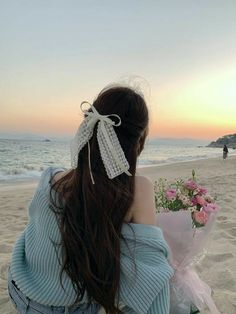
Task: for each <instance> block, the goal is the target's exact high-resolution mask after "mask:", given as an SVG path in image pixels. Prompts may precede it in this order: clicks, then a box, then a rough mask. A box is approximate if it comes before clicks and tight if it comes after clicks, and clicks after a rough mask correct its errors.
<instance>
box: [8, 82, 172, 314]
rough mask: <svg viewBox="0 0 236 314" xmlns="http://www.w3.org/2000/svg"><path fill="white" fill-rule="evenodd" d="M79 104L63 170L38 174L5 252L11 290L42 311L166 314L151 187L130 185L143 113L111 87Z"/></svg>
mask: <svg viewBox="0 0 236 314" xmlns="http://www.w3.org/2000/svg"><path fill="white" fill-rule="evenodd" d="M84 104H85V103H84V102H83V103H82V104H81V106H82V107H81V108H82V110H83V112H84V116H85V117H84V120H83V121H82V123H81V125H80V127H79V129H78V131H77V133H76V136H75V139H74V141H73V144H72V147H71V148H72V150H71V151H72V170H70V171H67V172H65V171H64V169H58V168H48V169H47V170H45V172H44V173H43V175H42V178H41V180H40V183H39V186H38V189H37V191H36V193H35V196H34V198H33V200H32V203H31V205H30V207H29V218H30V220H29V223H28V225H27V228H26V229H25V231H24V232H23V234H22V235H21V237H20V238H19V240H18V241H17V243H16V246H15V249H14V252H13V257H12V263H11V273H12V277H13V280H14V281H15V282H16V284H17V286H18V287H19V289H20V291H21V293H23V294H24V295H25V296H26V297H27V298H29V299H32V300H34V301H36V302H39V303H41V304H42V305H45V306H65V307H68V306H71V305H74V306H75V305H78V304H82V303H84V302H86V303H87V304H88V305H92V304H98V305H99V306H101V307H103V308H104V309H105V311H106V313H109V314H115V313H122V312H121V310H120V302H121V303H122V304H123V305H124V307H125V308H126V309H131V310H132V311H135V313H136V312H138V313H146V312H147V310H148V309H149V308H150V309H151V308H152V309H153V308H156V307H153V306H152V303H153V302H156V303H155V306H158V309H159V308H162V312H160V313H168V300H169V291H168V281H169V278H170V277H171V274H172V270H171V268H170V266H169V265H168V262H167V259H166V258H167V252H168V250H167V246H166V243H165V241H164V239H163V237H162V234H161V231H160V229H159V228H157V227H155V224H156V221H155V219H156V218H155V206H154V195H153V187H152V184H151V182H150V181H149V180H148V179H147V178H145V177H139V176H136V165H137V157H138V156H139V154H140V153H141V151H142V150H143V147H144V142H145V138H146V136H147V130H148V110H147V106H146V103H145V101H144V99H143V97H142V96H141V95H139V94H138V93H136V92H135V91H133V90H131V89H129V88H127V87H112V88H109V89H105V90H103V91H102V92H101V93H100V94H99V95H98V97H97V98H96V99H95V101H94V102H93V104H92V105H90V107H89V108H88V109H86V110H84V109H83V105H84ZM60 172H61V173H60ZM139 309H140V310H139ZM78 313H79V312H78Z"/></svg>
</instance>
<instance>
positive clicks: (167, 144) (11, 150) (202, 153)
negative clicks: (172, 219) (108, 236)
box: [0, 139, 236, 182]
mask: <svg viewBox="0 0 236 314" xmlns="http://www.w3.org/2000/svg"><path fill="white" fill-rule="evenodd" d="M206 144H207V143H206V142H197V141H194V140H173V139H149V140H147V142H146V145H145V149H144V151H143V152H142V154H141V156H140V157H139V160H138V166H139V167H143V166H151V165H163V164H170V163H176V162H182V161H191V160H198V159H207V158H212V157H218V156H222V149H221V148H210V147H206ZM229 153H230V154H236V151H233V150H230V151H229ZM49 166H59V167H60V166H62V167H65V168H70V141H69V140H64V141H63V140H53V141H49V142H47V141H41V140H19V139H18V140H13V139H10V140H9V139H0V182H9V181H22V180H32V179H36V180H37V179H38V178H39V177H40V175H41V173H42V171H43V170H44V169H45V168H47V167H49Z"/></svg>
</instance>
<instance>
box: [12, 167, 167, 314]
mask: <svg viewBox="0 0 236 314" xmlns="http://www.w3.org/2000/svg"><path fill="white" fill-rule="evenodd" d="M63 170H64V169H60V168H52V167H50V168H47V169H46V170H45V171H44V172H43V174H42V176H41V179H40V182H39V185H38V187H37V190H36V192H35V194H34V197H33V199H32V201H31V203H30V205H29V222H28V224H27V226H26V228H25V230H24V231H23V233H22V234H21V236H20V237H19V239H18V240H17V242H16V244H15V247H14V250H13V253H12V260H11V274H12V277H13V279H14V280H15V282H16V284H17V286H18V287H19V289H20V290H21V291H22V292H23V293H24V294H25V295H26V296H27V297H28V298H30V299H32V300H34V301H36V302H38V303H41V304H44V305H54V306H69V305H71V304H73V303H74V300H75V298H76V293H75V291H74V289H73V286H72V283H71V280H70V278H69V276H68V275H67V274H66V273H65V272H63V276H62V279H63V280H62V282H63V287H62V286H61V284H60V270H61V265H60V263H59V260H58V256H61V247H60V246H58V249H57V250H56V248H55V245H54V244H53V243H60V241H61V236H60V231H59V228H58V225H57V221H56V217H55V214H54V213H53V212H52V210H51V209H50V208H49V204H50V203H49V202H50V194H49V193H50V179H51V177H52V176H53V175H54V174H55V173H56V172H59V171H63ZM122 234H123V236H124V238H125V239H126V244H125V243H124V241H121V277H120V299H119V300H120V302H121V304H122V305H123V306H124V308H123V312H124V313H130V314H131V313H143V314H144V313H149V314H152V313H153V314H154V313H155V314H157V313H160V314H167V313H169V303H170V300H169V298H170V296H169V280H170V278H171V276H172V275H173V270H172V268H171V267H170V266H169V264H168V262H167V255H168V247H167V245H166V242H165V240H164V239H163V235H162V231H161V230H160V229H159V228H158V227H155V226H150V225H141V224H132V223H129V224H126V223H125V224H123V226H122ZM127 244H128V247H127ZM134 262H135V266H136V267H134ZM81 302H85V303H86V294H85V296H84V298H83V300H82V301H81Z"/></svg>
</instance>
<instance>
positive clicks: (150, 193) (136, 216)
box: [131, 176, 156, 225]
mask: <svg viewBox="0 0 236 314" xmlns="http://www.w3.org/2000/svg"><path fill="white" fill-rule="evenodd" d="M131 214H132V222H134V223H140V224H149V225H156V213H155V197H154V189H153V183H152V181H151V180H150V179H149V178H148V177H145V176H136V177H135V195H134V202H133V204H132V206H131Z"/></svg>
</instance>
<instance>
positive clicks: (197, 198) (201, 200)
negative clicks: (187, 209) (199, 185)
mask: <svg viewBox="0 0 236 314" xmlns="http://www.w3.org/2000/svg"><path fill="white" fill-rule="evenodd" d="M192 204H193V206H195V205H197V204H199V205H201V206H205V205H206V204H207V201H206V200H205V199H204V198H203V197H201V196H200V195H196V196H195V197H194V198H193V199H192Z"/></svg>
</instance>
